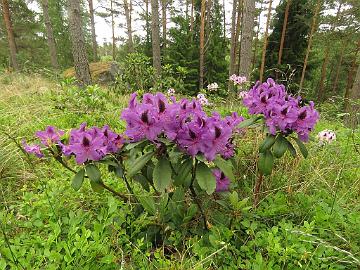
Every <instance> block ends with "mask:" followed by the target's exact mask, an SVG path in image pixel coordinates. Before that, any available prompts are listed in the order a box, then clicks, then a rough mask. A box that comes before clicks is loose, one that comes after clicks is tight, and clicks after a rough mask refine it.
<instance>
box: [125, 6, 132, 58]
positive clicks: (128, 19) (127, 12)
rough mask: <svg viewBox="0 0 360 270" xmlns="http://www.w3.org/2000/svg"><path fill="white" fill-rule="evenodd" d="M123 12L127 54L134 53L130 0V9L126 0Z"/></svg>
mask: <svg viewBox="0 0 360 270" xmlns="http://www.w3.org/2000/svg"><path fill="white" fill-rule="evenodd" d="M124 11H125V17H126V28H127V36H128V40H127V42H128V49H129V52H131V53H132V52H134V43H133V38H132V27H131V0H130V7H129V3H128V1H127V0H124Z"/></svg>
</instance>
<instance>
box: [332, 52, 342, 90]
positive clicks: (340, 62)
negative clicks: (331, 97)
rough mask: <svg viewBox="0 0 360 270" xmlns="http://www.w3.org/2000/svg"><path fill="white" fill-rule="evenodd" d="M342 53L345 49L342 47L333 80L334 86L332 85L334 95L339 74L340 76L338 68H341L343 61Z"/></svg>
mask: <svg viewBox="0 0 360 270" xmlns="http://www.w3.org/2000/svg"><path fill="white" fill-rule="evenodd" d="M344 51H345V48H344V47H343V48H342V50H341V52H340V60H339V62H338V64H337V66H336V72H335V80H334V84H333V89H332V92H333V93H334V94H335V93H336V90H337V85H338V83H339V74H340V68H341V65H342V61H343V59H344Z"/></svg>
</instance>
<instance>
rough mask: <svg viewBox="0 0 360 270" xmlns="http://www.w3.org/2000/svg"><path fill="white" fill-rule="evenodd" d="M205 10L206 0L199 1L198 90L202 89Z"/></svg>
mask: <svg viewBox="0 0 360 270" xmlns="http://www.w3.org/2000/svg"><path fill="white" fill-rule="evenodd" d="M205 10H206V0H201V13H200V46H199V47H200V57H199V89H203V88H204V64H205V48H204V45H205V44H204V43H205Z"/></svg>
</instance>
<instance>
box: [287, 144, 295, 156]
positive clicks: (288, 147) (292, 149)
mask: <svg viewBox="0 0 360 270" xmlns="http://www.w3.org/2000/svg"><path fill="white" fill-rule="evenodd" d="M286 144H287V149H288V150H289V152H290V153H291V155H292V156H293V157H296V150H295V148H294V146H293V145H292V144H291V142H289V141H288V140H286Z"/></svg>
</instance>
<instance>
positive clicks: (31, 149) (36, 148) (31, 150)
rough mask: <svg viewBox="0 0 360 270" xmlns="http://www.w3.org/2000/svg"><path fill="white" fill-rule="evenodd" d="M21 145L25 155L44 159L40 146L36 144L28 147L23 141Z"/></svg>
mask: <svg viewBox="0 0 360 270" xmlns="http://www.w3.org/2000/svg"><path fill="white" fill-rule="evenodd" d="M22 145H23V147H24V150H25V151H26V152H27V153H29V154H34V155H35V156H37V157H38V158H42V157H44V154H43V153H42V152H41V149H40V145H38V144H33V145H28V144H27V143H26V141H25V140H22Z"/></svg>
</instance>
